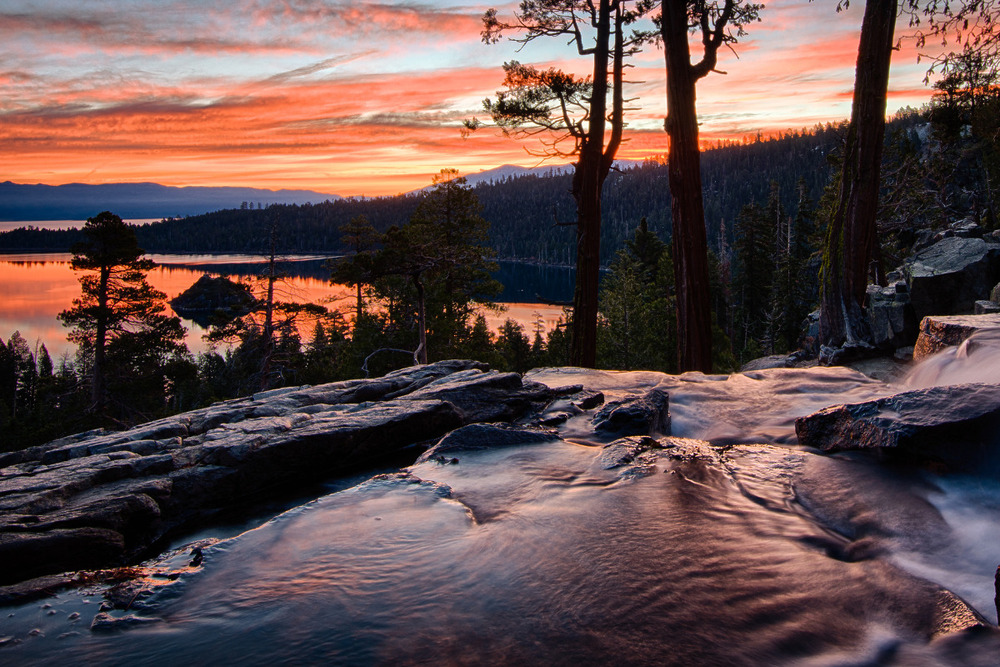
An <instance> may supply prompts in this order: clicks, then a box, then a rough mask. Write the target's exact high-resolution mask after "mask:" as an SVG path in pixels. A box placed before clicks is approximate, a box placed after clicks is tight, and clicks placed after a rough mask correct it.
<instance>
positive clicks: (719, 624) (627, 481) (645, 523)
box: [0, 369, 1000, 665]
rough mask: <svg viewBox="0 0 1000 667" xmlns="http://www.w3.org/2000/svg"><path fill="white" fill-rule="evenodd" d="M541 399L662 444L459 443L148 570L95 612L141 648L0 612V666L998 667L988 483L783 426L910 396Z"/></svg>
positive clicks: (726, 381)
mask: <svg viewBox="0 0 1000 667" xmlns="http://www.w3.org/2000/svg"><path fill="white" fill-rule="evenodd" d="M529 379H531V380H534V381H537V382H542V383H545V384H549V385H550V386H568V385H576V384H582V385H584V386H585V387H586V388H587V389H590V390H594V391H601V392H603V393H604V394H605V396H606V398H607V400H608V401H609V402H610V401H613V400H620V399H622V398H625V397H627V396H630V395H635V396H640V395H644V394H646V393H647V392H648V391H649V390H650V389H653V388H659V389H661V390H664V391H666V392H667V393H668V394H669V401H670V412H671V416H672V425H671V428H672V436H670V437H667V436H659V437H657V438H656V439H655V440H652V439H649V438H646V439H643V438H641V437H633V438H629V439H627V440H624V441H616V442H614V443H611V444H610V446H609V447H605V446H604V445H606V444H609V442H608V441H609V440H611V439H612V438H613V436H611V435H602V434H601V433H598V432H595V431H594V429H593V427H592V424H591V419H592V417H593V414H594V411H593V410H587V411H583V412H581V413H579V414H577V415H575V416H570V417H569V418H568V420H567V421H565V422H564V423H563V424H562V425H560V426H559V430H558V436H559V437H558V438H555V439H549V438H546V437H538V436H530V437H529V436H525V437H524V438H523V442H524V444H518V438H516V437H514V436H507V437H505V442H506V444H507V446H504V447H502V448H498V449H492V450H489V449H487V450H483V449H481V448H478V447H477V446H476V443H475V442H474V440H475V439H474V438H465V439H463V438H453V439H452V445H451V446H449V448H448V449H447V452H446V456H440V457H433V456H432V457H429V458H427V459H426V460H423V461H422V462H420V463H418V464H415V465H414V466H412V467H410V468H409V469H406V470H405V471H403V472H401V473H396V474H389V475H379V476H376V477H374V478H372V479H370V480H368V481H365V482H362V483H361V484H359V485H357V486H355V487H352V488H350V489H347V490H344V491H340V492H337V493H332V494H329V495H326V496H323V497H321V498H319V499H317V500H316V501H313V502H311V503H308V504H305V505H303V506H301V507H297V508H295V509H292V510H290V511H288V512H286V513H284V514H281V515H279V516H277V517H275V518H274V519H272V520H270V521H268V522H266V523H264V524H263V525H261V526H259V527H257V528H255V529H253V530H249V531H247V532H244V533H242V534H240V535H238V536H236V537H233V538H231V539H226V540H222V541H219V542H214V543H213V542H212V541H209V542H201V543H199V544H197V545H195V547H196V549H197V551H194V550H193V549H192V548H185V549H180V550H178V551H176V552H173V553H171V554H167V555H165V556H164V557H163V558H161V559H160V560H159V561H157V562H154V563H151V564H150V565H149V569H147V570H146V571H145V572H144V574H145V575H146V576H145V578H144V579H143V578H140V579H138V580H137V581H136V582H134V587H133V588H128V589H127V593H119V595H118V597H117V598H116V599H118V600H119V602H121V600H124V604H121V603H119V606H120V607H123V606H126V607H128V609H118V610H112V611H109V612H108V615H109V616H110V617H111V618H122V617H125V616H128V615H132V616H133V617H136V618H145V619H156V620H155V621H153V622H150V623H148V624H137V623H133V622H130V621H125V622H123V624H122V626H123V627H122V628H121V629H120V630H113V631H111V632H92V631H91V630H89V629H88V628H89V627H90V624H91V622H92V619H94V618H95V616H96V615H97V611H98V609H97V607H98V605H99V604H100V600H101V595H102V594H103V593H104V591H106V590H107V586H104V587H99V586H94V587H91V588H84V589H77V590H72V591H67V592H64V593H61V594H59V595H58V596H57V597H56V598H54V599H52V600H49V601H44V602H34V603H31V604H29V605H21V606H19V607H13V608H9V609H4V610H3V611H2V617H4V618H2V621H0V636H9V637H11V638H12V639H11V641H10V642H9V643H8V644H9V645H7V646H4V647H3V648H0V658H4V659H11V660H17V661H18V662H19V663H20V664H41V663H43V662H46V663H47V662H51V660H52V659H53V658H55V657H58V656H65V655H78V656H86V659H87V660H88V662H91V663H93V664H164V665H166V664H183V663H184V662H199V663H202V662H208V661H211V660H220V661H225V662H232V661H235V660H239V661H241V662H248V663H251V664H263V663H271V662H275V661H286V662H294V663H305V664H315V663H325V662H333V663H337V664H423V663H435V664H483V663H486V664H573V663H575V664H581V663H582V664H608V663H613V664H628V663H640V664H678V665H679V664H684V665H690V664H726V665H759V664H790V663H794V664H823V665H836V664H973V665H974V664H995V662H996V656H997V655H998V654H1000V653H998V651H1000V640H998V639H997V636H996V634H994V633H993V632H992V631H989V630H979V631H964V632H963V631H962V630H963V629H965V628H970V627H973V628H974V627H976V626H982V625H983V624H985V623H986V622H990V623H992V622H995V620H996V615H995V611H994V610H993V608H992V595H993V591H992V576H993V572H994V571H995V568H996V565H997V564H998V563H1000V535H998V534H997V533H998V529H997V528H996V526H1000V502H998V501H996V498H997V497H1000V494H997V491H1000V489H998V488H997V487H998V484H997V482H996V481H995V480H992V479H985V478H978V477H975V476H966V477H947V478H943V477H940V476H937V475H934V474H932V473H929V472H927V471H923V470H918V469H900V468H887V467H885V466H883V465H881V464H880V463H878V461H876V460H875V458H874V457H872V456H869V455H866V454H863V453H849V454H842V455H836V456H826V455H821V454H818V453H816V452H814V451H811V450H807V449H805V448H801V447H798V446H795V445H794V444H793V443H794V426H793V423H794V419H795V417H798V416H803V415H806V414H809V413H810V412H813V411H815V410H817V409H819V408H822V407H825V406H828V405H831V404H835V403H843V402H856V401H864V400H870V399H873V398H878V397H881V396H885V395H888V394H891V393H893V392H895V391H898V390H899V389H898V388H895V387H891V386H889V385H887V384H884V383H881V382H876V381H873V380H870V379H868V378H866V377H864V376H863V375H861V374H859V373H856V372H853V371H849V370H846V369H809V370H793V369H773V370H767V371H758V372H752V373H747V374H743V375H735V376H731V377H724V376H718V377H716V376H703V375H700V374H689V375H685V376H680V377H668V376H663V375H660V374H655V373H606V372H595V371H582V370H578V369H545V370H541V371H537V372H534V373H532V374H531V375H530V376H529ZM466 440H467V441H468V443H469V446H464V447H463V445H462V444H461V443H462V442H465V441H466ZM949 591H951V592H949ZM88 599H89V600H90V602H85V600H88ZM963 599H964V600H966V601H968V604H966V602H963ZM45 604H48V605H50V606H49V608H48V609H43V605H45ZM52 610H56V612H57V613H56V614H48V612H49V611H52ZM8 613H12V614H13V617H7V614H8ZM73 613H79V614H80V616H79V617H77V618H75V619H70V616H71V615H72V614H73ZM78 626H80V627H78ZM33 629H36V630H39V633H37V634H35V635H34V636H32V635H30V631H31V630H33ZM60 637H61V638H60ZM0 640H2V637H0ZM18 642H19V643H18Z"/></svg>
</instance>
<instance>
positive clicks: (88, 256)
mask: <svg viewBox="0 0 1000 667" xmlns="http://www.w3.org/2000/svg"><path fill="white" fill-rule="evenodd" d="M83 235H84V240H83V241H82V242H80V243H78V244H76V245H75V246H74V247H73V260H72V262H71V266H72V268H73V270H74V271H82V272H84V273H83V274H82V275H81V276H80V278H79V280H80V285H81V287H82V292H83V294H82V295H81V296H80V297H79V298H77V299H74V300H73V307H72V308H69V309H68V310H64V311H63V312H61V313H59V319H60V321H62V323H63V324H65V325H66V326H69V327H72V329H73V330H72V331H71V332H70V334H69V336H68V338H69V340H70V341H71V342H73V343H76V344H77V345H79V355H80V357H81V359H82V360H83V361H84V362H85V363H84V366H85V367H88V368H89V369H90V383H91V387H90V389H91V402H92V404H91V408H90V409H91V411H92V412H95V413H97V414H99V415H108V416H110V415H109V413H108V411H107V405H108V400H109V398H114V399H116V401H115V402H116V404H117V406H118V407H119V408H121V410H118V413H119V414H121V413H122V411H128V410H129V409H130V408H134V406H136V405H137V404H139V399H140V396H139V395H137V394H136V393H134V392H130V391H129V389H130V388H132V389H135V387H136V383H137V382H138V381H139V380H141V379H147V380H150V383H151V384H153V385H155V384H156V383H157V382H158V385H159V386H158V387H153V388H154V389H157V390H158V393H159V394H160V395H162V394H163V392H164V390H165V387H164V385H165V382H166V381H165V378H164V377H163V374H162V372H160V371H162V369H163V367H164V365H165V364H166V362H167V360H168V359H169V358H170V357H171V356H173V355H177V354H181V353H183V352H186V348H185V347H184V344H183V342H182V341H183V339H184V328H183V327H182V326H181V323H180V319H179V318H178V317H176V316H171V315H167V314H166V313H165V312H164V311H165V310H166V305H165V299H166V294H164V293H163V292H161V291H160V290H158V289H155V288H154V287H153V286H152V285H150V284H149V283H148V282H146V274H147V273H148V272H149V271H150V270H151V269H152V268H153V267H154V266H155V264H154V263H153V261H152V260H151V259H148V258H146V257H144V255H145V252H144V251H143V249H142V248H140V247H139V245H138V243H137V241H136V238H135V232H134V231H133V230H132V228H131V227H129V226H128V225H126V224H125V223H124V222H122V219H121V218H120V217H118V216H117V215H115V214H113V213H111V212H109V211H104V212H103V213H100V214H99V215H97V216H96V217H93V218H88V219H87V223H86V225H84V228H83ZM157 378H159V379H157ZM109 380H113V381H114V382H113V383H112V382H109Z"/></svg>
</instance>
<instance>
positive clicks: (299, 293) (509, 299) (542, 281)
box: [0, 253, 573, 360]
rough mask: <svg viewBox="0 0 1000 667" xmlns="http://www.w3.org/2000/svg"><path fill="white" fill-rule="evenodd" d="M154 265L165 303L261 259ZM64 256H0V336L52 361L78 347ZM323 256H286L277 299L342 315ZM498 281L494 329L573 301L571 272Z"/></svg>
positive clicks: (257, 266) (504, 268)
mask: <svg viewBox="0 0 1000 667" xmlns="http://www.w3.org/2000/svg"><path fill="white" fill-rule="evenodd" d="M148 256H149V257H150V258H151V259H152V260H153V261H155V262H156V263H157V267H156V268H154V269H153V270H152V271H150V273H149V276H148V279H149V282H150V284H151V285H153V286H154V287H156V288H157V289H159V290H161V291H163V292H165V293H166V294H167V298H168V299H172V298H173V297H175V296H177V295H178V294H180V293H181V292H183V291H184V290H186V289H187V288H188V287H190V286H191V285H192V284H194V282H195V281H196V280H198V278H199V277H201V276H202V274H205V273H208V274H211V275H223V276H228V277H231V278H234V279H235V278H251V277H253V276H257V275H260V273H261V271H262V269H263V264H264V259H263V258H262V257H257V256H250V255H156V254H150V255H148ZM70 258H71V255H70V254H69V253H17V254H0V294H2V295H3V297H2V298H0V336H2V337H3V339H4V341H6V340H8V339H9V338H10V335H11V334H12V333H13V332H14V331H20V332H21V335H22V336H24V338H25V339H26V340H27V341H28V343H29V344H30V345H31V346H32V347H33V348H34V347H35V345H36V343H37V344H39V345H40V344H42V343H44V344H45V346H46V347H47V348H48V350H49V353H50V354H51V355H52V357H53V359H56V360H58V359H59V358H60V357H61V356H62V355H63V354H72V353H73V350H74V348H75V346H74V345H73V344H71V343H69V342H68V341H67V340H66V334H67V333H68V331H69V330H68V329H67V328H65V327H64V326H62V324H61V323H60V322H59V321H58V320H57V319H56V315H58V313H59V312H61V311H63V310H65V309H67V308H69V307H70V306H71V305H72V302H73V299H74V298H76V297H78V296H79V295H80V284H79V282H78V280H77V278H78V275H77V273H76V272H74V271H73V270H72V269H71V268H70V265H69V262H70ZM327 259H328V258H327V257H319V256H297V257H291V258H288V260H287V262H286V264H285V265H284V272H285V273H286V274H287V275H288V276H289V277H288V278H287V279H286V280H285V281H284V282H283V284H282V285H281V287H280V289H281V292H282V293H281V294H280V296H279V298H280V299H282V300H287V301H298V302H302V303H305V302H315V303H322V304H324V305H326V306H327V307H328V308H339V309H340V310H342V311H349V310H350V309H351V298H352V291H351V288H349V287H347V286H345V285H334V284H331V283H330V282H329V280H328V278H327V276H328V275H329V271H328V270H327V269H326V268H325V262H326V261H327ZM496 277H497V279H498V280H500V281H501V282H502V283H503V284H504V286H505V290H504V292H503V294H501V296H500V298H499V301H500V302H501V303H503V304H504V305H505V306H506V307H507V311H506V312H505V313H502V314H499V315H497V314H494V313H489V312H487V313H485V315H486V318H487V321H488V322H489V323H490V328H491V329H493V330H494V331H495V330H496V329H497V328H498V327H499V326H500V325H501V324H502V323H503V321H504V320H505V319H507V318H508V317H509V318H512V319H514V320H516V321H518V322H520V323H521V324H522V325H523V326H524V328H525V331H527V332H529V335H530V332H531V331H533V329H534V326H535V322H536V321H539V320H540V321H541V323H542V325H543V326H544V327H545V330H546V331H548V330H550V329H551V328H552V327H554V326H555V323H556V321H557V320H558V319H559V317H560V316H561V315H562V308H561V307H559V306H553V305H547V303H542V302H543V301H545V302H550V301H557V302H562V301H570V300H571V299H572V296H573V270H572V269H570V268H563V267H547V266H537V265H532V264H521V263H515V262H501V263H500V270H499V271H498V272H497V274H496ZM183 323H184V326H185V327H187V329H188V335H187V344H188V347H189V348H190V349H191V351H192V352H195V353H198V352H203V351H206V350H207V349H208V347H209V346H208V344H207V343H206V342H205V341H204V340H203V339H202V336H203V335H204V334H205V329H203V328H202V327H200V326H198V325H197V324H195V323H194V322H192V321H191V320H186V319H185V320H183Z"/></svg>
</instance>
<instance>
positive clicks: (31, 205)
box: [0, 181, 340, 221]
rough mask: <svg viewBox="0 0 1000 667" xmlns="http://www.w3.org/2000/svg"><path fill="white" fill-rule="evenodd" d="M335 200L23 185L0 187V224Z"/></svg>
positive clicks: (137, 186) (228, 191) (318, 195)
mask: <svg viewBox="0 0 1000 667" xmlns="http://www.w3.org/2000/svg"><path fill="white" fill-rule="evenodd" d="M337 199H340V196H339V195H335V194H328V193H323V192H314V191H312V190H264V189H261V188H231V187H185V188H177V187H170V186H166V185H158V184H156V183H108V184H104V185H87V184H84V183H69V184H67V185H28V184H20V183H11V182H10V181H7V182H4V183H0V220H26V221H28V220H80V221H83V220H86V219H87V218H90V217H93V216H95V215H97V214H98V213H100V212H101V211H112V212H114V213H116V214H118V215H120V216H121V217H122V218H124V219H125V220H129V219H135V218H140V219H141V218H167V217H183V216H188V215H200V214H202V213H207V212H209V211H218V210H220V209H227V208H240V207H241V206H242V205H243V204H244V202H246V206H248V207H249V206H253V207H254V208H256V207H257V204H258V203H259V204H261V205H263V206H267V205H268V204H306V203H309V202H312V203H314V204H318V203H320V202H324V201H327V200H330V201H334V200H337Z"/></svg>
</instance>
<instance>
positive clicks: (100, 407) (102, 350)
mask: <svg viewBox="0 0 1000 667" xmlns="http://www.w3.org/2000/svg"><path fill="white" fill-rule="evenodd" d="M110 279H111V269H110V268H109V267H107V266H102V267H101V268H100V279H99V280H100V282H99V283H98V288H97V322H96V327H95V331H94V371H93V376H92V377H93V385H92V386H91V401H92V403H93V410H94V412H96V413H97V414H103V413H104V407H105V405H104V404H105V401H106V395H105V388H104V387H105V382H104V381H105V377H104V376H105V372H106V367H107V354H106V351H107V343H108V283H109V282H110Z"/></svg>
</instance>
